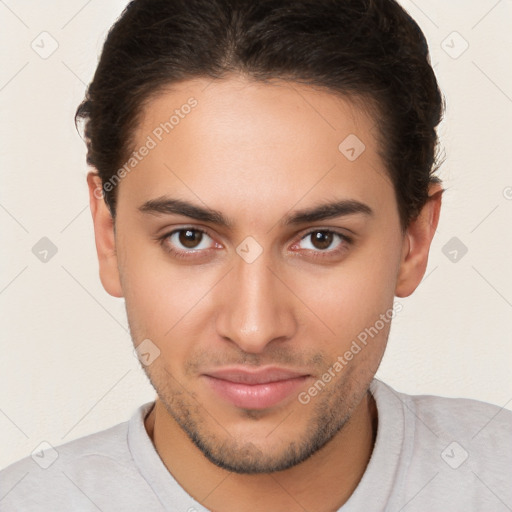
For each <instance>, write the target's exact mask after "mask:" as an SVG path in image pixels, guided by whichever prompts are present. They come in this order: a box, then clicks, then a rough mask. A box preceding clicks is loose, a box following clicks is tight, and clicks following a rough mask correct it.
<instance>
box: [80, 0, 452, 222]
mask: <svg viewBox="0 0 512 512" xmlns="http://www.w3.org/2000/svg"><path fill="white" fill-rule="evenodd" d="M229 73H242V74H243V75H245V76H247V77H251V78H252V79H255V80H258V81H263V82H264V81H267V80H272V79H283V80H289V81H294V82H298V83H303V84H307V85H311V86H314V87H320V88H326V89H327V90H328V91H330V92H333V93H337V94H340V95H343V96H345V97H347V98H351V99H353V100H355V101H359V102H360V103H361V100H363V101H364V104H365V105H366V106H367V107H368V108H369V109H371V111H372V112H373V118H374V119H375V122H376V124H377V126H378V134H379V138H380V143H379V147H380V153H381V156H382V158H383V161H384V162H385V165H386V172H387V173H388V175H389V176H390V178H391V181H392V183H393V185H394V189H395V194H396V198H397V203H398V211H399V214H400V221H401V226H402V229H405V228H406V227H407V226H408V225H409V222H410V221H411V220H413V219H414V218H416V217H417V215H418V213H419V212H420V210H421V208H422V207H423V206H424V204H425V202H426V201H427V199H428V187H429V184H430V183H432V182H439V181H440V180H439V179H438V178H436V177H435V176H434V172H435V171H436V170H437V168H438V166H439V165H438V163H437V146H438V138H437V133H436V126H437V125H438V124H439V122H440V120H441V117H442V114H443V109H444V102H443V98H442V96H441V93H440V91H439V88H438V84H437V81H436V78H435V75H434V72H433V70H432V67H431V65H430V57H429V53H428V46H427V42H426V40H425V37H424V35H423V33H422V31H421V30H420V28H419V27H418V25H417V24H416V22H415V21H414V20H413V19H412V18H411V17H410V16H409V15H408V14H407V13H406V12H405V11H404V10H403V9H402V7H400V6H399V5H398V4H397V3H396V2H395V1H394V0H133V1H132V2H130V3H129V4H128V6H127V7H126V8H125V10H124V11H123V13H122V14H121V16H120V18H119V19H118V20H117V22H116V23H115V24H114V25H113V27H112V28H111V29H110V32H109V34H108V36H107V39H106V41H105V44H104V46H103V51H102V54H101V58H100V60H99V63H98V67H97V69H96V72H95V75H94V78H93V80H92V82H91V83H90V85H89V87H88V89H87V93H86V97H85V99H84V101H83V102H82V103H81V104H80V106H79V107H78V109H77V112H76V116H75V122H77V120H79V119H84V120H85V138H86V142H87V149H88V152H87V163H88V164H90V165H91V166H93V167H95V168H96V170H97V172H98V174H99V176H100V177H101V179H102V183H103V184H105V183H106V182H107V181H108V180H110V179H111V178H112V176H113V175H114V174H115V173H116V171H117V170H118V169H119V168H120V167H121V166H122V165H123V163H124V162H125V161H126V160H127V158H129V155H130V153H131V152H132V151H133V148H132V145H133V140H132V137H133V132H134V130H135V128H136V126H137V123H138V121H139V119H140V114H141V111H142V108H143V107H144V105H145V104H146V102H147V101H149V100H150V99H151V98H152V97H153V96H154V95H155V94H157V93H158V92H160V91H162V90H163V88H164V87H165V86H168V85H170V84H173V83H176V82H179V81H184V80H187V79H193V78H198V77H211V78H213V79H221V78H226V77H227V75H228V74H229ZM340 142H341V141H340ZM110 189H111V190H110V191H108V192H105V193H104V199H105V201H106V203H107V205H108V206H109V208H110V211H111V213H112V215H113V216H114V215H115V200H116V188H115V187H114V188H113V190H112V187H110Z"/></svg>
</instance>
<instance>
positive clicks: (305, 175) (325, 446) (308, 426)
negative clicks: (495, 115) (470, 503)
mask: <svg viewBox="0 0 512 512" xmlns="http://www.w3.org/2000/svg"><path fill="white" fill-rule="evenodd" d="M190 97H194V98H195V99H196V100H197V101H198V104H197V107H195V108H194V109H193V110H192V111H191V112H190V114H188V115H187V116H185V117H184V119H181V120H180V122H179V124H178V125H176V126H175V128H174V129H173V130H172V132H170V133H169V134H166V135H165V136H164V138H163V140H162V141H161V142H159V143H158V145H157V146H156V147H155V148H154V149H152V150H151V151H150V152H149V154H148V155H147V156H146V157H145V158H144V159H143V160H142V161H141V162H139V163H138V165H137V167H136V169H134V170H133V171H131V172H130V173H129V174H127V175H126V177H125V178H123V179H122V181H121V183H120V184H119V186H118V190H117V193H118V196H117V197H118V202H117V210H116V219H115V223H114V221H113V220H112V217H111V215H110V212H109V210H108V208H107V207H106V205H105V203H104V201H103V200H102V199H101V195H99V194H98V193H97V188H98V187H101V181H100V180H99V178H98V176H97V175H95V174H94V173H90V174H89V175H88V184H89V190H90V204H91V211H92V215H93V220H94V228H95V237H96V246H97V252H98V257H99V264H100V277H101V281H102V283H103V286H104V287H105V289H106V290H107V292H108V293H110V294H111V295H113V296H115V297H124V298H125V301H126V308H127V314H128V319H129V324H130V330H131V334H132V338H133V341H134V344H135V345H136V346H137V345H138V344H139V343H141V342H142V341H143V340H145V339H150V340H151V341H152V342H153V343H154V344H155V345H156V346H157V347H158V349H159V350H160V355H159V357H157V358H156V359H155V360H154V361H153V362H152V363H151V364H150V365H149V366H147V367H145V371H146V373H147V375H148V377H149V378H150V380H151V382H152V384H153V386H154V387H155V389H156V391H157V394H158V398H157V399H156V403H155V406H154V408H153V409H152V411H151V413H150V414H149V415H148V417H147V418H146V429H147V431H148V434H149V435H150V437H151V439H152V440H153V443H154V445H155V448H156V450H157V451H158V453H159V455H160V457H161V459H162V460H163V462H164V464H165V465H166V467H167V468H168V470H169V471H170V472H171V473H172V475H173V476H174V477H175V478H176V480H177V481H178V482H179V483H180V485H181V486H182V487H183V488H184V489H185V490H186V491H187V492H188V493H189V494H190V495H191V496H193V497H194V498H195V499H196V500H198V501H199V502H201V503H202V504H203V505H204V506H206V507H207V508H209V509H210V510H216V511H235V510H236V511H237V512H244V511H246V510H247V511H249V510H250V511H254V510H265V511H295V510H297V511H298V510H304V509H306V510H308V511H319V512H320V511H332V510H336V509H338V508H339V507H340V506H342V505H343V504H344V503H345V502H346V501H347V499H348V498H349V497H350V495H351V494H352V492H353V491H354V489H355V488H356V486H357V484H358V483H359V481H360V479H361V477H362V475H363V473H364V470H365V467H366V465H367V463H368V460H369V458H370V456H371V452H372V448H373V443H374V439H375V435H376V429H377V425H378V417H377V411H376V408H375V403H374V400H373V398H372V397H371V395H370V394H369V393H368V386H369V384H370V382H371V380H372V378H373V376H374V374H375V372H376V371H377V368H378V365H379V363H380V361H381V358H382V356H383V353H384V350H385V347H386V342H387V339H388V335H389V326H390V324H389V323H386V325H385V327H384V328H383V329H381V330H380V331H379V333H378V335H377V336H375V337H374V338H373V339H372V340H371V342H369V343H368V345H367V346H366V347H364V349H363V350H361V352H359V353H358V354H357V355H355V356H354V358H353V359H352V360H351V361H350V362H349V363H348V364H347V365H346V366H345V367H344V368H343V370H342V371H340V372H339V373H337V374H336V377H335V378H333V379H332V381H331V382H330V383H328V384H327V385H326V386H325V388H324V389H323V391H321V392H319V393H318V394H317V396H315V397H312V398H311V401H310V402H309V403H308V404H306V405H304V404H302V403H300V402H299V401H298V399H297V393H293V394H292V395H290V396H288V397H287V398H285V399H284V400H283V401H281V402H280V403H279V404H277V405H276V406H272V407H268V408H265V409H263V410H250V409H242V408H240V407H236V406H235V405H233V404H232V403H229V402H227V401H225V400H223V399H222V398H220V397H219V396H218V395H217V394H216V393H215V392H214V391H212V389H211V387H210V386H209V385H208V384H207V383H206V382H205V379H204V373H206V372H208V371H211V370H213V369H218V368H221V367H225V366H228V365H239V366H243V367H247V368H252V369H254V368H256V367H260V366H268V365H275V366H279V367H284V368H287V369H290V370H297V371H300V372H302V373H305V374H307V375H308V377H307V378H306V379H305V380H304V383H303V385H301V387H300V389H299V391H307V390H308V389H309V388H310V387H311V385H312V384H313V383H314V382H315V381H317V380H318V379H319V378H321V376H322V375H323V374H324V373H325V372H326V371H327V370H328V368H329V367H331V366H332V365H333V363H334V362H335V361H336V360H337V358H338V356H340V355H343V354H344V353H345V352H346V351H347V350H348V349H349V347H350V345H351V343H352V341H353V340H355V339H356V337H357V335H358V334H359V333H360V332H362V331H364V329H365V328H368V327H370V326H372V325H374V324H375V322H376V320H378V319H379V315H381V314H383V313H386V311H389V310H390V309H391V308H392V305H393V300H394V297H395V296H397V297H406V296H408V295H410V294H411V293H412V292H413V291H414V290H415V289H416V287H417V286H418V284H419V283H420V281H421V279H422V277H423V275H424V273H425V269H426V266H427V259H428V252H429V248H430V244H431V241H432V237H433V235H434V233H435V230H436V227H437V223H438V220H439V211H440V206H441V187H440V185H432V187H431V190H430V197H431V198H430V200H429V201H428V202H427V204H426V205H425V207H424V208H423V210H422V211H421V213H420V215H419V217H418V218H417V219H416V220H414V221H413V222H411V223H410V225H409V226H408V228H407V230H406V232H405V233H402V231H401V229H400V223H399V217H398V210H397V204H396V198H395V193H394V189H393V186H392V184H391V182H390V180H389V178H388V177H387V174H386V171H385V168H384V164H383V162H382V159H381V157H380V156H379V153H378V149H379V148H378V145H377V141H376V139H375V128H374V122H373V120H372V118H371V116H369V115H368V114H366V113H365V112H364V111H363V110H361V109H360V108H358V106H357V105H356V104H355V103H353V102H351V101H349V100H348V99H343V98H340V97H339V96H336V95H334V94H332V93H330V92H326V91H325V90H318V89H313V88H310V87H308V86H303V85H299V84H296V83H289V82H283V81H275V82H273V83H266V84H262V83H256V82H253V81H251V80H249V79H247V78H244V77H241V76H230V77H228V78H226V79H223V80H219V81H215V82H210V81H206V80H202V79H197V80H191V81H186V82H182V83H180V84H179V85H175V86H174V87H173V88H172V89H169V90H167V91H166V92H163V93H162V94H161V95H159V96H158V97H156V98H153V99H152V100H151V101H150V102H148V104H147V105H146V108H145V110H144V115H143V116H142V118H141V120H140V123H139V126H138V128H137V132H136V134H135V144H134V147H137V148H138V147H140V146H141V145H142V144H144V142H145V141H146V140H147V136H148V135H150V134H151V133H152V131H153V130H154V129H155V127H157V126H158V125H159V124H160V123H161V122H163V121H165V120H166V119H168V118H169V116H170V114H172V112H173V111H174V110H175V109H176V108H180V106H181V105H183V104H185V103H186V102H187V100H188V99H189V98H190ZM349 134H356V135H357V137H358V138H359V139H360V140H361V141H363V142H364V144H365V146H366V149H365V151H364V152H363V153H362V154H361V155H360V156H359V157H358V158H357V159H356V160H355V161H349V160H348V159H347V158H346V157H345V156H344V155H343V154H342V153H341V152H340V151H339V150H338V146H339V144H340V143H341V142H342V141H343V140H344V139H345V138H346V137H347V136H348V135H349ZM95 191H96V193H95ZM163 196H169V197H173V198H178V199H182V200H186V201H189V202H192V203H194V204H195V205H198V206H201V207H209V208H211V209H215V210H217V211H219V212H221V213H222V214H223V215H225V216H226V217H228V218H229V219H231V220H232V221H233V225H232V226H231V227H229V228H228V227H224V226H219V225H216V224H213V223H211V222H203V221H198V220H196V219H192V218H189V217H186V216H181V215H176V214H163V213H154V212H153V213H151V212H141V211H140V206H141V205H143V204H144V203H146V202H147V201H149V200H154V199H158V198H162V197H163ZM335 199H337V200H341V199H350V200H355V201H359V202H362V203H364V204H366V205H367V206H369V207H370V208H371V210H372V211H373V214H372V215H366V214H364V213H355V214H350V215H344V216H340V217H336V218H331V219H327V220H321V221H313V222H311V221H309V222H306V223H303V224H300V225H293V226H290V225H286V224H285V223H284V219H285V217H286V216H287V215H290V214H292V213H294V212H296V211H297V210H302V209H308V208H312V207H314V206H317V205H318V204H320V203H322V202H326V201H332V200H335ZM114 224H115V229H114ZM180 228H181V229H184V228H194V229H198V228H200V229H204V230H206V231H207V235H205V236H204V238H203V239H202V241H201V242H199V241H198V242H195V243H196V246H199V247H200V248H199V249H196V250H195V254H194V255H191V254H192V252H194V247H193V246H187V245H184V244H183V239H182V243H180V239H179V238H178V235H174V236H173V237H172V238H170V237H167V238H163V241H162V240H158V238H159V237H160V238H162V237H164V235H166V234H168V233H170V232H171V231H173V230H176V229H180ZM315 229H316V230H317V231H316V233H317V234H318V231H320V232H321V233H323V234H324V235H325V230H331V231H334V232H338V233H340V234H341V235H345V236H350V237H351V238H352V242H350V243H349V242H347V241H346V240H345V239H343V238H341V237H338V236H337V235H334V236H333V238H332V242H331V244H330V245H329V244H328V243H327V244H325V245H324V246H322V245H320V244H319V243H316V244H315V239H314V238H313V236H311V231H314V230H315ZM308 233H309V235H308ZM181 234H183V232H181ZM248 236H251V237H253V238H254V239H255V240H256V241H257V243H258V244H259V245H260V246H261V248H262V250H263V252H262V253H261V255H260V256H259V257H258V258H257V259H255V261H253V262H251V263H248V262H247V261H245V260H244V259H243V258H242V257H240V256H239V254H238V253H237V252H236V249H237V247H238V246H239V244H241V242H242V241H244V239H245V238H246V237H248ZM184 240H185V242H186V241H187V239H184ZM169 247H174V248H175V249H177V250H181V251H184V252H185V251H189V253H188V255H187V254H186V255H185V257H183V258H177V257H176V256H174V255H173V254H172V253H170V252H169ZM326 247H327V248H326ZM251 250H252V249H251ZM315 255H316V257H315ZM194 436H195V438H196V441H197V442H196V443H194V442H193V440H192V439H191V438H193V437H194ZM198 445H199V447H198Z"/></svg>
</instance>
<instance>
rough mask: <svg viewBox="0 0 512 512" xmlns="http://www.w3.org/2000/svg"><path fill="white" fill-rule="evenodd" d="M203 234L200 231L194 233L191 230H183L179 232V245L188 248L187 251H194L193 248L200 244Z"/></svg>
mask: <svg viewBox="0 0 512 512" xmlns="http://www.w3.org/2000/svg"><path fill="white" fill-rule="evenodd" d="M202 237H203V234H202V233H201V232H200V231H195V230H193V229H184V230H182V231H180V236H179V239H180V243H181V244H183V246H184V247H188V248H189V249H194V247H195V246H196V245H197V244H198V243H199V242H201V239H202Z"/></svg>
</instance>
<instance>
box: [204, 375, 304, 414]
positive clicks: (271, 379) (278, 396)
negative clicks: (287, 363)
mask: <svg viewBox="0 0 512 512" xmlns="http://www.w3.org/2000/svg"><path fill="white" fill-rule="evenodd" d="M202 376H203V377H204V378H205V380H206V382H207V383H208V385H209V386H210V388H211V389H212V390H213V391H214V392H215V393H216V394H217V395H218V396H220V397H221V398H222V399H223V400H226V401H228V402H230V403H231V404H232V405H234V406H235V407H239V408H242V409H267V408H269V407H273V406H276V405H278V404H279V403H280V402H282V401H283V400H284V399H286V398H287V397H289V396H290V395H291V394H292V393H294V392H295V391H297V390H298V388H300V387H301V386H302V385H303V383H304V381H305V380H306V379H308V378H309V377H310V375H308V374H306V373H303V372H297V371H292V370H288V369H285V368H276V367H271V368H263V369H258V370H248V369H245V368H222V369H220V370H214V371H209V372H206V373H204V374H203V375H202Z"/></svg>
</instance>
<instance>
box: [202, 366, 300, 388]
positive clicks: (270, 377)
mask: <svg viewBox="0 0 512 512" xmlns="http://www.w3.org/2000/svg"><path fill="white" fill-rule="evenodd" d="M204 375H206V376H207V377H213V378H215V379H222V380H227V381H229V382H236V383H241V384H268V383H269V382H278V381H282V380H290V379H296V378H298V377H307V376H308V374H307V373H304V372H298V371H293V370H288V369H286V368H276V367H271V368H263V369H258V370H254V369H251V370H249V369H247V368H222V369H219V370H212V371H208V372H205V373H204Z"/></svg>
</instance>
